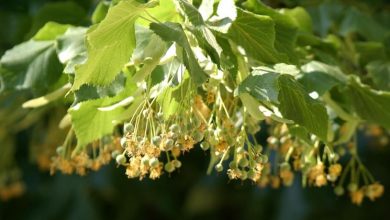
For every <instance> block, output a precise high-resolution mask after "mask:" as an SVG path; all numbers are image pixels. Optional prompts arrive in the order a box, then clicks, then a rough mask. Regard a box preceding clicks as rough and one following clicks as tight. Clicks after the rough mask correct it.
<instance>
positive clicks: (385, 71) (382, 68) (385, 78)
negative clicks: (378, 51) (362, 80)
mask: <svg viewBox="0 0 390 220" xmlns="http://www.w3.org/2000/svg"><path fill="white" fill-rule="evenodd" d="M366 69H367V72H368V75H369V76H371V78H372V80H373V81H374V83H375V84H376V85H377V86H378V88H379V89H383V90H387V91H390V62H389V61H387V62H385V61H374V62H371V63H369V64H368V65H367V66H366Z"/></svg>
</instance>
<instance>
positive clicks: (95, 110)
mask: <svg viewBox="0 0 390 220" xmlns="http://www.w3.org/2000/svg"><path fill="white" fill-rule="evenodd" d="M135 89H136V85H133V84H127V85H126V90H124V91H122V92H121V93H119V94H118V95H117V96H115V97H105V98H101V99H95V100H89V101H85V102H81V103H78V104H77V105H75V106H73V107H71V108H70V109H69V111H68V112H69V114H70V115H71V117H72V126H73V129H74V131H75V134H76V137H77V149H80V148H82V147H84V146H85V145H87V144H89V143H91V142H92V141H95V140H98V139H99V138H101V137H103V136H104V135H108V134H111V133H112V132H113V129H114V127H115V126H116V125H117V124H119V123H121V122H120V121H119V119H120V117H121V114H122V113H123V112H124V111H125V108H124V107H118V108H114V109H111V110H110V111H104V110H101V109H100V108H102V107H106V106H110V105H113V104H114V103H117V102H120V101H121V100H123V99H125V98H127V97H129V96H131V95H132V94H133V93H134V91H135Z"/></svg>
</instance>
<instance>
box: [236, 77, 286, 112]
mask: <svg viewBox="0 0 390 220" xmlns="http://www.w3.org/2000/svg"><path fill="white" fill-rule="evenodd" d="M278 77H279V74H278V73H272V72H268V73H265V74H257V73H256V71H255V72H252V74H251V75H250V76H248V77H247V78H246V79H245V80H244V81H243V82H242V83H241V84H240V86H239V87H238V91H239V93H245V92H246V93H249V94H251V95H252V96H253V97H255V98H256V99H258V100H260V101H266V102H272V103H276V104H278V103H279V100H278V94H279V85H278Z"/></svg>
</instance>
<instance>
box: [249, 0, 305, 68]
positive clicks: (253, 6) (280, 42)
mask: <svg viewBox="0 0 390 220" xmlns="http://www.w3.org/2000/svg"><path fill="white" fill-rule="evenodd" d="M245 6H246V7H247V8H249V10H250V11H253V12H254V13H256V14H259V15H267V16H269V17H271V18H272V20H273V22H274V25H275V26H274V29H275V30H274V33H275V35H274V36H275V37H274V38H275V39H274V43H273V44H271V45H272V46H274V47H275V49H276V50H277V51H278V52H280V53H283V55H287V56H288V58H287V60H286V59H284V60H280V62H287V61H290V62H293V63H297V58H296V57H297V55H296V53H295V42H296V39H297V33H298V26H296V25H295V22H294V20H293V19H292V18H291V17H290V16H288V15H285V14H281V13H279V12H278V11H276V10H274V9H272V8H269V7H267V6H266V5H265V4H263V3H261V2H260V1H257V0H248V1H247V2H246V3H245ZM300 22H301V21H300Z"/></svg>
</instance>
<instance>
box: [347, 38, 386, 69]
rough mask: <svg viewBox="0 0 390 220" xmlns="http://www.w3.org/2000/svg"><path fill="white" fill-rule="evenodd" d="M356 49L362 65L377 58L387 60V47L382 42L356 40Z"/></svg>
mask: <svg viewBox="0 0 390 220" xmlns="http://www.w3.org/2000/svg"><path fill="white" fill-rule="evenodd" d="M354 46H355V50H356V53H357V56H358V58H359V64H360V65H361V66H365V65H367V64H368V63H369V62H372V61H375V60H386V59H387V58H386V49H385V46H384V45H383V43H382V42H375V41H368V42H356V43H355V45H354Z"/></svg>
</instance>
